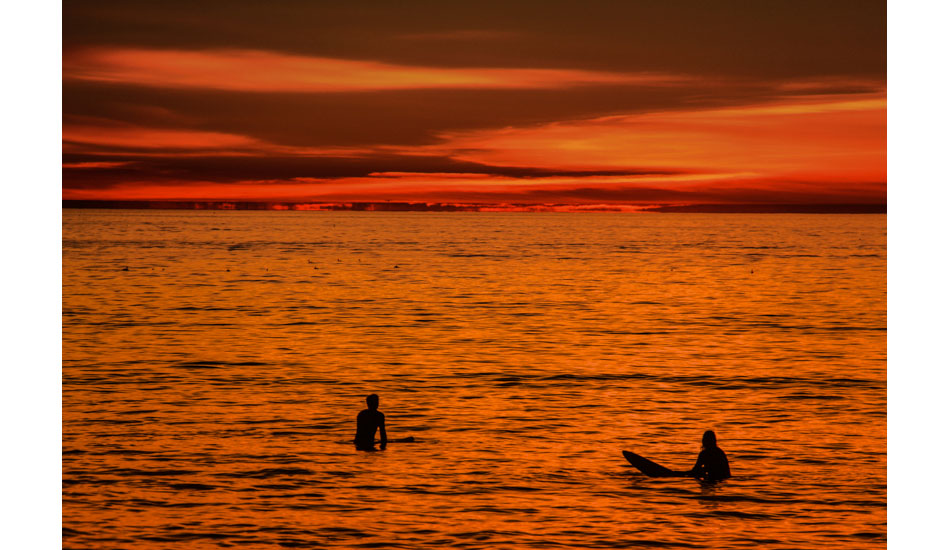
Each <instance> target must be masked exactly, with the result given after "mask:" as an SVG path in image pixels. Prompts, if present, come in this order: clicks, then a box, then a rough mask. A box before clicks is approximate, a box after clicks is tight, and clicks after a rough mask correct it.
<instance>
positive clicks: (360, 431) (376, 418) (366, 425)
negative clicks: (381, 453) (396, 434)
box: [353, 393, 386, 451]
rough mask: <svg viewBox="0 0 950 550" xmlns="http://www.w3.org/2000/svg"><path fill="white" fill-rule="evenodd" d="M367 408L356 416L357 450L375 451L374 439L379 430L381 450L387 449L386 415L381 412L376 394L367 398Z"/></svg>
mask: <svg viewBox="0 0 950 550" xmlns="http://www.w3.org/2000/svg"><path fill="white" fill-rule="evenodd" d="M366 407H367V408H365V409H363V410H362V411H360V414H358V415H356V438H354V439H353V443H356V448H357V449H359V450H361V451H375V450H376V447H375V446H374V441H373V440H374V439H375V437H376V428H379V448H380V449H385V448H386V415H384V414H383V413H381V412H379V411H378V410H377V409H378V408H379V396H378V395H376V394H375V393H374V394H372V395H368V396H366Z"/></svg>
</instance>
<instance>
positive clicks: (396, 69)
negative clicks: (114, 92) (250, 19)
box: [63, 48, 685, 93]
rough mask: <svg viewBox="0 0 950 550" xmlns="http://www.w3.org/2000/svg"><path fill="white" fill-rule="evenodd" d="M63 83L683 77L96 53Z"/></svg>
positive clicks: (293, 86) (81, 56) (292, 86)
mask: <svg viewBox="0 0 950 550" xmlns="http://www.w3.org/2000/svg"><path fill="white" fill-rule="evenodd" d="M63 78H64V79H66V80H81V81H91V82H104V83H111V84H134V85H139V86H151V87H160V88H204V89H213V90H236V91H243V92H289V93H301V92H309V93H320V92H324V93H327V92H358V91H371V90H407V89H453V88H454V89H543V88H565V87H573V86H585V85H604V84H624V85H640V86H669V85H674V84H677V83H682V82H683V81H684V80H685V79H684V78H683V77H679V76H672V75H662V74H649V73H641V74H624V73H612V72H603V71H584V70H574V69H534V68H438V67H421V66H409V65H397V64H392V63H381V62H375V61H359V60H349V59H335V58H327V57H310V56H301V55H291V54H286V53H278V52H268V51H258V50H211V51H193V50H155V49H139V48H116V49H106V48H90V49H84V50H78V51H74V52H71V53H69V54H68V55H66V56H64V60H63Z"/></svg>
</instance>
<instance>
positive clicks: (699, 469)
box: [686, 451, 705, 477]
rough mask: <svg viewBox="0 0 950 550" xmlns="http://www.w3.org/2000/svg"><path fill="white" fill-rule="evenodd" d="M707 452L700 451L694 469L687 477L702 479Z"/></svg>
mask: <svg viewBox="0 0 950 550" xmlns="http://www.w3.org/2000/svg"><path fill="white" fill-rule="evenodd" d="M704 452H705V451H700V452H699V456H697V457H696V464H694V465H693V469H692V470H689V471H688V472H686V474H687V475H690V476H693V477H700V476H701V475H702V474H703V453H704Z"/></svg>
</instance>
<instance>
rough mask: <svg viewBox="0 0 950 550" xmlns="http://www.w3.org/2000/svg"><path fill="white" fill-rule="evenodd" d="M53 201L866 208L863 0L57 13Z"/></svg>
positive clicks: (870, 46) (869, 21)
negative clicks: (58, 188)
mask: <svg viewBox="0 0 950 550" xmlns="http://www.w3.org/2000/svg"><path fill="white" fill-rule="evenodd" d="M62 38H63V48H62V75H63V82H62V89H63V117H62V124H63V126H62V139H63V141H62V143H63V145H62V149H63V190H62V196H63V198H64V199H92V200H209V201H213V200H234V201H237V200H240V201H291V202H348V201H409V202H441V203H479V204H568V205H631V206H632V207H634V208H641V207H652V206H657V205H695V204H746V205H748V204H766V205H768V204H771V205H775V204H809V205H840V204H850V205H855V204H857V205H883V204H885V203H886V195H887V153H886V151H887V125H886V124H887V123H886V119H887V112H886V73H887V66H886V4H885V2H882V1H875V0H858V1H847V0H837V1H834V2H828V1H820V2H813V1H809V0H794V1H781V0H768V1H763V0H752V1H745V0H741V1H740V0H724V1H720V2H708V1H685V0H662V1H630V2H614V1H584V2H565V1H556V0H548V1H538V2H535V1H519V2H511V1H499V2H495V1H482V2H477V3H475V2H464V3H463V2H434V1H433V2H422V1H404V2H383V1H380V2H369V1H352V2H317V1H299V2H298V1H279V2H260V1H245V0H228V1H224V2H218V1H203V2H200V3H194V2H183V1H181V2H180V1H177V0H173V1H169V0H165V1H161V2H134V1H122V2H103V1H96V0H83V1H76V0H70V1H67V2H64V3H63V35H62Z"/></svg>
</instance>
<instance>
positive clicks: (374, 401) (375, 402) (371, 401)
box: [366, 393, 379, 411]
mask: <svg viewBox="0 0 950 550" xmlns="http://www.w3.org/2000/svg"><path fill="white" fill-rule="evenodd" d="M366 406H367V407H369V409H370V410H373V411H375V410H376V409H378V408H379V396H378V395H376V394H375V393H371V394H369V395H367V396H366Z"/></svg>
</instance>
